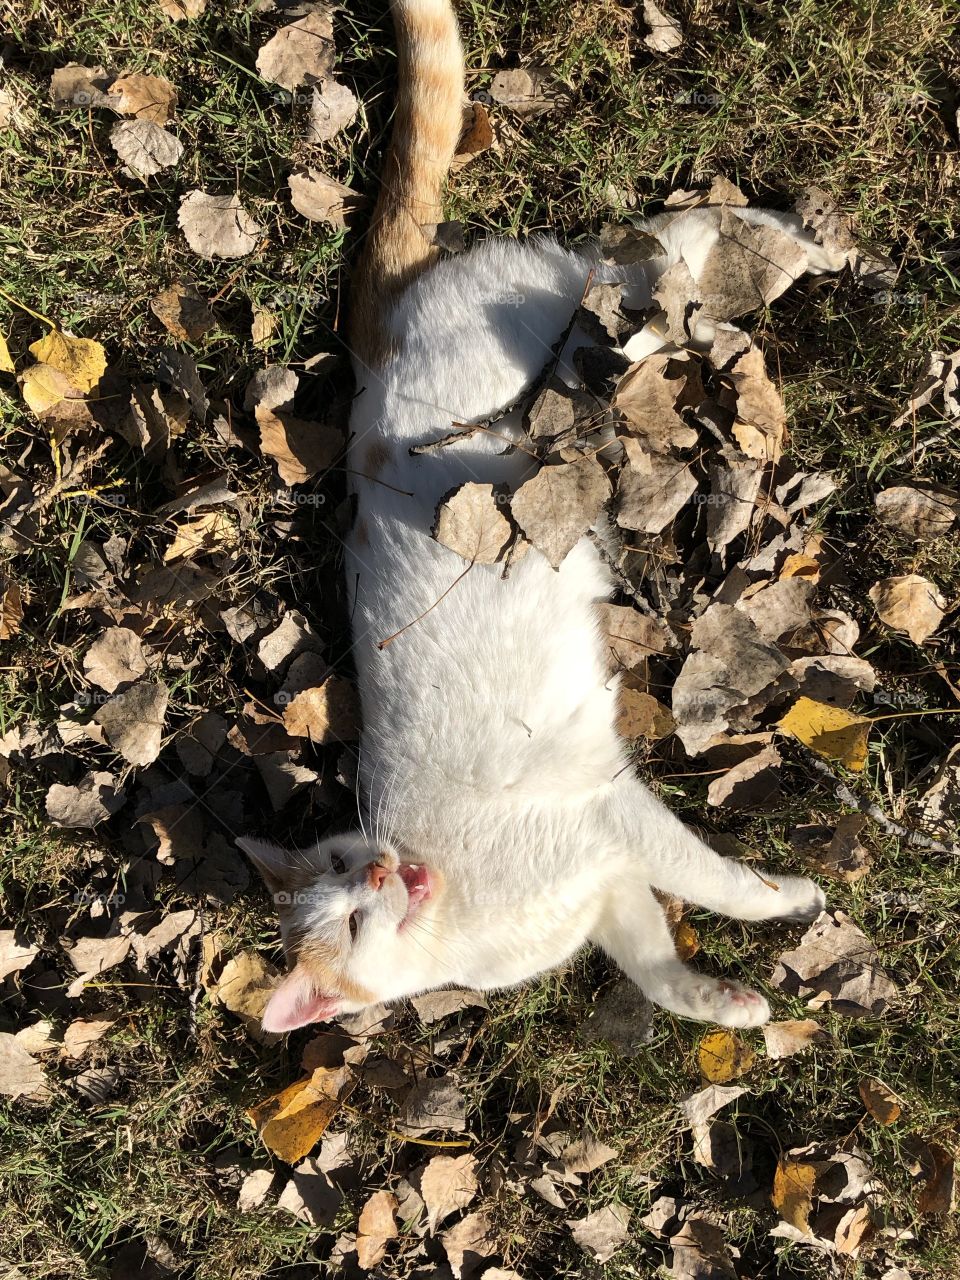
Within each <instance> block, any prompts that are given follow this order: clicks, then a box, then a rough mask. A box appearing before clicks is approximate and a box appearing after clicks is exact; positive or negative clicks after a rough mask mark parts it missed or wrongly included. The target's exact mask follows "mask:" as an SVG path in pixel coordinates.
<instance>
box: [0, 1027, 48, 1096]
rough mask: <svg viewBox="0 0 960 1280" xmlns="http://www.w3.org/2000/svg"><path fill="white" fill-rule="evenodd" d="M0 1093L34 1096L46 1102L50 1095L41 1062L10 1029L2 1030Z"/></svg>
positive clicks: (0, 1043) (0, 1032)
mask: <svg viewBox="0 0 960 1280" xmlns="http://www.w3.org/2000/svg"><path fill="white" fill-rule="evenodd" d="M0 1094H3V1095H5V1096H6V1097H8V1098H34V1099H35V1100H36V1101H37V1102H46V1101H48V1099H49V1097H50V1089H49V1087H48V1086H47V1080H46V1076H45V1075H44V1074H43V1068H42V1067H41V1066H40V1063H39V1062H37V1061H36V1059H35V1058H34V1057H33V1055H32V1054H30V1053H28V1052H27V1050H26V1049H25V1048H24V1047H23V1045H22V1044H20V1043H18V1041H17V1037H16V1036H14V1035H11V1034H10V1033H9V1032H8V1031H0Z"/></svg>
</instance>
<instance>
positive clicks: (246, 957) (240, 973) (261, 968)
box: [211, 951, 279, 1044]
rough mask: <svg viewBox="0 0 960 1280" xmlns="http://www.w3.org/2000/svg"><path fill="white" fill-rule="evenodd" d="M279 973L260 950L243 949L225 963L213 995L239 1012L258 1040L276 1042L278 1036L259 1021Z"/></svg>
mask: <svg viewBox="0 0 960 1280" xmlns="http://www.w3.org/2000/svg"><path fill="white" fill-rule="evenodd" d="M278 976H279V975H278V973H277V970H276V969H275V968H274V967H273V965H270V964H267V962H266V961H265V960H264V959H263V957H262V956H261V955H260V954H259V952H256V951H241V952H240V954H239V955H236V956H234V957H233V958H232V959H230V960H228V961H227V963H226V964H225V965H224V967H223V972H222V973H221V974H220V978H219V980H218V982H217V983H216V984H215V986H214V987H213V988H212V991H211V995H212V998H213V999H214V1000H215V1001H217V1002H218V1003H220V1004H222V1005H223V1007H224V1008H225V1009H229V1010H230V1012H231V1013H233V1014H236V1016H237V1017H238V1018H239V1019H240V1020H241V1022H243V1024H244V1026H245V1027H246V1029H247V1031H248V1032H249V1034H250V1035H251V1036H253V1038H254V1039H255V1040H259V1041H260V1042H261V1043H263V1044H267V1043H269V1044H274V1043H275V1042H276V1041H277V1040H278V1039H279V1037H278V1036H276V1035H270V1033H269V1032H265V1031H263V1030H262V1028H261V1026H260V1022H261V1019H262V1017H263V1011H264V1009H265V1008H266V1005H267V1001H268V1000H269V999H270V996H271V994H272V993H273V989H274V987H275V986H276V985H277V978H278Z"/></svg>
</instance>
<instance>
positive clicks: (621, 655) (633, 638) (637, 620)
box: [597, 604, 677, 674]
mask: <svg viewBox="0 0 960 1280" xmlns="http://www.w3.org/2000/svg"><path fill="white" fill-rule="evenodd" d="M597 612H598V613H599V616H600V627H601V630H602V633H603V644H604V648H605V649H606V651H607V653H608V655H609V658H610V663H609V666H610V672H611V674H613V673H614V672H616V671H620V670H627V671H638V672H645V671H646V663H647V660H648V659H649V658H651V657H653V656H655V655H660V656H664V655H666V654H667V653H669V652H670V651H671V650H673V649H675V648H676V647H677V642H676V640H675V639H674V636H673V632H672V631H671V630H670V628H669V627H668V626H667V624H666V623H665V622H663V621H661V620H660V619H659V618H651V617H650V616H649V614H645V613H641V612H640V611H639V609H632V608H629V607H627V606H624V605H618V604H600V605H598V606H597Z"/></svg>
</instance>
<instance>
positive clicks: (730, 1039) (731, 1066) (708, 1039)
mask: <svg viewBox="0 0 960 1280" xmlns="http://www.w3.org/2000/svg"><path fill="white" fill-rule="evenodd" d="M755 1060H756V1054H755V1053H754V1052H753V1050H752V1049H751V1048H750V1046H749V1045H748V1044H747V1043H746V1042H745V1041H743V1040H741V1039H740V1037H739V1036H737V1035H734V1033H733V1032H732V1031H711V1032H709V1033H708V1034H707V1035H705V1036H704V1037H703V1039H702V1040H701V1041H700V1045H699V1047H698V1049H697V1061H698V1063H699V1064H700V1071H701V1073H702V1075H703V1077H704V1079H706V1080H709V1081H710V1083H711V1084H726V1083H727V1081H728V1080H735V1079H736V1078H737V1077H738V1076H742V1075H746V1073H747V1072H748V1071H749V1070H750V1068H751V1067H752V1066H753V1064H754V1062H755Z"/></svg>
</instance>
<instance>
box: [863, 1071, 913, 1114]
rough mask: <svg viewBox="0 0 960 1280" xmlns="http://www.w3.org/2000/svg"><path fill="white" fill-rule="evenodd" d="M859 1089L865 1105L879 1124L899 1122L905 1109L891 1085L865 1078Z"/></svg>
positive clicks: (873, 1077) (872, 1077) (868, 1077)
mask: <svg viewBox="0 0 960 1280" xmlns="http://www.w3.org/2000/svg"><path fill="white" fill-rule="evenodd" d="M859 1088H860V1097H861V1099H862V1100H863V1105H864V1106H865V1107H866V1108H867V1110H868V1111H869V1112H870V1114H871V1115H872V1116H873V1118H874V1120H876V1122H877V1123H878V1124H882V1125H888V1124H893V1122H894V1121H895V1120H899V1118H900V1113H901V1111H902V1110H903V1107H902V1106H901V1105H900V1099H899V1098H898V1097H897V1095H896V1094H895V1093H894V1092H893V1090H892V1089H891V1088H890V1086H889V1085H887V1084H884V1083H883V1081H882V1080H877V1079H876V1077H875V1076H865V1077H864V1078H863V1079H862V1080H861V1081H860V1086H859Z"/></svg>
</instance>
